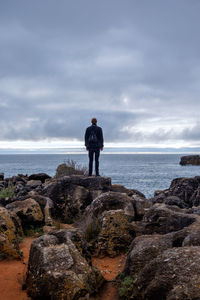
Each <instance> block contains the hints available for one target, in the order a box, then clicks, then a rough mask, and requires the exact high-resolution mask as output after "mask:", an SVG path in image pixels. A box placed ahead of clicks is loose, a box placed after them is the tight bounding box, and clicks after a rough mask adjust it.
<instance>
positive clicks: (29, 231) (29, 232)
mask: <svg viewBox="0 0 200 300" xmlns="http://www.w3.org/2000/svg"><path fill="white" fill-rule="evenodd" d="M24 234H25V235H26V236H37V237H38V236H41V235H43V234H44V232H43V226H37V227H34V226H33V225H31V226H30V227H29V228H26V229H25V230H24Z"/></svg>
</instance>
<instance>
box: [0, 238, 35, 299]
mask: <svg viewBox="0 0 200 300" xmlns="http://www.w3.org/2000/svg"><path fill="white" fill-rule="evenodd" d="M33 240H34V238H31V237H30V238H25V239H24V240H23V242H22V243H21V244H20V250H21V251H23V258H22V260H4V261H1V262H0V300H29V299H31V298H29V297H28V296H27V294H26V291H23V290H22V284H23V282H24V279H25V275H26V270H27V264H28V257H29V251H30V245H31V242H32V241H33Z"/></svg>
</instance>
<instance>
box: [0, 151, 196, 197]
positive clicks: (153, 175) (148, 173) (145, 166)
mask: <svg viewBox="0 0 200 300" xmlns="http://www.w3.org/2000/svg"><path fill="white" fill-rule="evenodd" d="M181 156H182V155H180V154H103V155H101V157H100V173H101V174H102V175H105V176H110V177H111V178H112V183H119V184H123V185H124V186H126V187H128V188H134V189H137V190H139V191H141V192H143V193H144V194H145V195H146V196H147V197H151V196H153V194H154V191H155V190H158V189H166V188H168V187H169V185H170V182H171V180H172V179H174V178H176V177H194V176H197V175H200V166H184V167H182V166H180V165H179V161H180V157H181ZM67 159H73V160H75V161H77V163H79V164H82V165H85V166H86V165H87V164H88V157H87V155H86V154H70V155H64V154H47V155H46V154H25V155H24V154H21V155H19V154H17V155H0V172H4V173H5V176H6V177H9V176H12V175H17V174H28V175H30V174H32V173H38V172H45V173H47V174H49V175H51V176H53V175H54V174H55V170H56V167H57V166H58V165H59V164H60V163H63V162H64V161H66V160H67Z"/></svg>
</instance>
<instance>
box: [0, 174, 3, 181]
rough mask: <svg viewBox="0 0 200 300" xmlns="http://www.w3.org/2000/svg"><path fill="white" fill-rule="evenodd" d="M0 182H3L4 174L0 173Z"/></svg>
mask: <svg viewBox="0 0 200 300" xmlns="http://www.w3.org/2000/svg"><path fill="white" fill-rule="evenodd" d="M0 180H2V181H3V180H4V173H0Z"/></svg>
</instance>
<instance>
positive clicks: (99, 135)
mask: <svg viewBox="0 0 200 300" xmlns="http://www.w3.org/2000/svg"><path fill="white" fill-rule="evenodd" d="M93 132H94V133H95V135H96V137H97V142H96V143H95V144H90V142H89V137H90V135H91V133H93ZM85 146H86V147H87V148H96V149H101V148H103V131H102V129H101V127H99V126H97V125H94V124H93V125H91V126H90V127H88V128H87V129H86V131H85Z"/></svg>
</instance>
